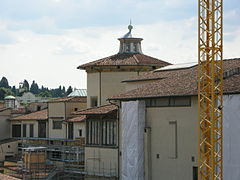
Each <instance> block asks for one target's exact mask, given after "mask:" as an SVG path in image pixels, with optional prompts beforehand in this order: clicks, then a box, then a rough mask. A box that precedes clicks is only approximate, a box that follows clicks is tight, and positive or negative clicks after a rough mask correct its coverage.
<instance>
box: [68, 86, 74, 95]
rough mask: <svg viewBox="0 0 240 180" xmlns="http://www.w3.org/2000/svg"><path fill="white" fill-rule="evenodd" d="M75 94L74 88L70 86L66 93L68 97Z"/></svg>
mask: <svg viewBox="0 0 240 180" xmlns="http://www.w3.org/2000/svg"><path fill="white" fill-rule="evenodd" d="M72 92H73V89H72V86H69V87H68V89H67V92H66V95H69V94H71V93H72Z"/></svg>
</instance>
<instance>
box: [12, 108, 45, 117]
mask: <svg viewBox="0 0 240 180" xmlns="http://www.w3.org/2000/svg"><path fill="white" fill-rule="evenodd" d="M47 119H48V112H47V109H44V110H41V111H37V112H33V113H30V114H26V115H21V116H17V117H15V118H12V119H11V120H47Z"/></svg>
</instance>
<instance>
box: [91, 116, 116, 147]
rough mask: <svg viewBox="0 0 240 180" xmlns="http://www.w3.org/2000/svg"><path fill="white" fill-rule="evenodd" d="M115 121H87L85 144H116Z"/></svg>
mask: <svg viewBox="0 0 240 180" xmlns="http://www.w3.org/2000/svg"><path fill="white" fill-rule="evenodd" d="M116 124H117V122H116V121H111V120H108V121H106V120H105V121H88V122H87V144H88V145H106V146H114V145H116V142H117V140H116V138H117V137H116V135H117V125H116Z"/></svg>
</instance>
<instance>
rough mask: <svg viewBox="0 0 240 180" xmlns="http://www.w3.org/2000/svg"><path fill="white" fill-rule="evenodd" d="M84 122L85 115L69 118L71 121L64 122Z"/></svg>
mask: <svg viewBox="0 0 240 180" xmlns="http://www.w3.org/2000/svg"><path fill="white" fill-rule="evenodd" d="M85 120H86V115H80V116H78V117H75V118H71V119H68V120H66V121H67V122H83V121H85Z"/></svg>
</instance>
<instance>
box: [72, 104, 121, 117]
mask: <svg viewBox="0 0 240 180" xmlns="http://www.w3.org/2000/svg"><path fill="white" fill-rule="evenodd" d="M115 110H117V106H116V105H112V104H108V105H104V106H100V107H93V108H89V109H85V110H81V111H77V112H74V113H73V114H74V115H91V114H95V115H101V114H108V113H111V112H113V111H115Z"/></svg>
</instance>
